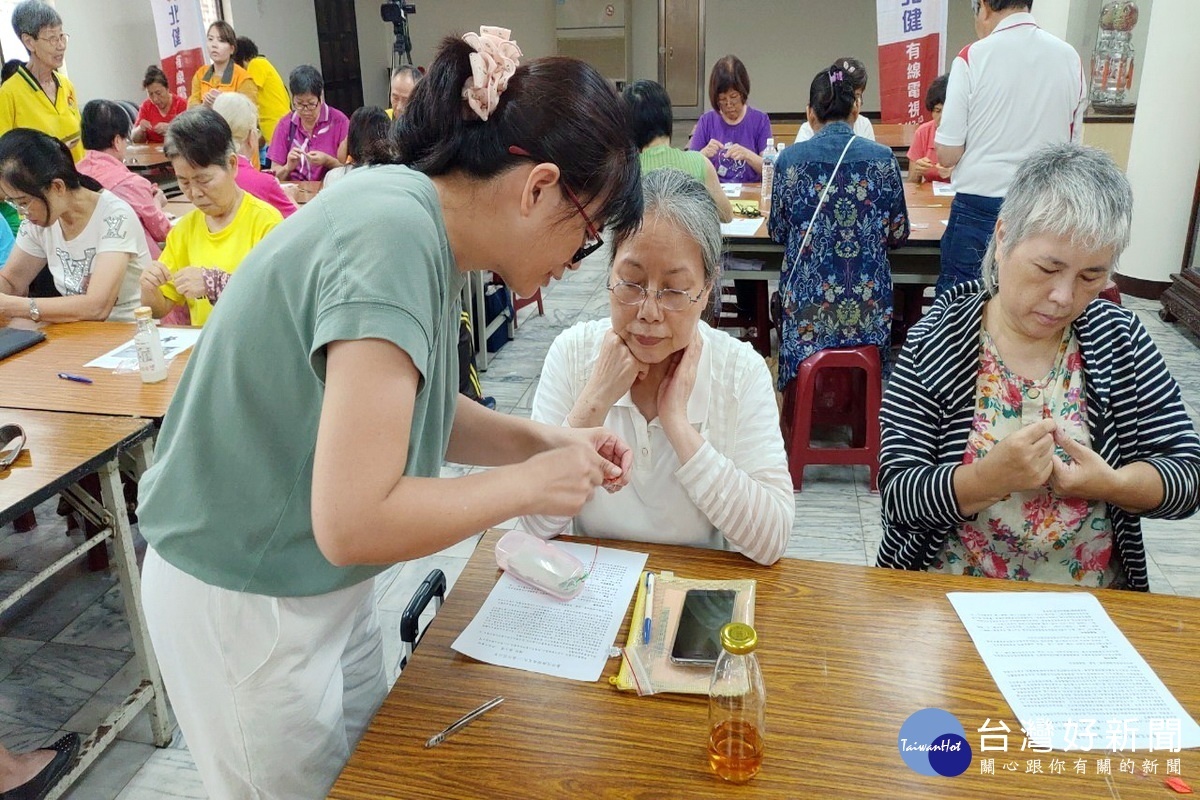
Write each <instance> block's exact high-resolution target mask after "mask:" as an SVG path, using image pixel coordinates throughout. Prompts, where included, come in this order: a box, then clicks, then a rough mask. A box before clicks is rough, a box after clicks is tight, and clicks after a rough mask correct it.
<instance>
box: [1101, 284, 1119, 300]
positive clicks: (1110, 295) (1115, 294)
mask: <svg viewBox="0 0 1200 800" xmlns="http://www.w3.org/2000/svg"><path fill="white" fill-rule="evenodd" d="M1100 298H1101V299H1102V300H1108V301H1109V302H1110V303H1116V304H1117V305H1121V290H1120V289H1118V288H1117V282H1116V281H1109V282H1108V285H1107V286H1105V287H1104V290H1103V291H1102V292H1100Z"/></svg>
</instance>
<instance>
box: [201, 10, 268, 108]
mask: <svg viewBox="0 0 1200 800" xmlns="http://www.w3.org/2000/svg"><path fill="white" fill-rule="evenodd" d="M236 53H237V34H236V33H234V31H233V26H232V25H230V24H229V23H228V22H223V21H222V22H214V23H213V24H212V25H209V26H208V57H209V59H211V60H212V66H208V67H201V68H200V69H198V70H196V74H195V75H193V76H192V96H191V97H189V98H188V107H189V108H191V107H192V106H198V105H200V104H201V103H203V104H204V105H206V106H209V107H210V108H211V107H212V104H213V100H216V99H217V95H218V94H220V93H221V92H241V93H242V94H244V95H246V97H249V98H250V99H251V100H253V101H254V102H255V104H257V103H258V86H256V85H255V83H254V81H253V80H251V78H250V73H248V72H246V70H244V69H242V68H241V67H239V66H238V65H237V63H236V62H235V61H234V60H233V57H234V55H236Z"/></svg>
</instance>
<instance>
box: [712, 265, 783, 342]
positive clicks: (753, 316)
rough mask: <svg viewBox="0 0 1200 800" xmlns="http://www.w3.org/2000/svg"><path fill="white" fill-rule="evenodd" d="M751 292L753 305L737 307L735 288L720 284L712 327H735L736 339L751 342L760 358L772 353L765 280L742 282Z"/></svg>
mask: <svg viewBox="0 0 1200 800" xmlns="http://www.w3.org/2000/svg"><path fill="white" fill-rule="evenodd" d="M742 283H744V284H747V285H748V286H749V290H748V291H749V292H751V293H753V295H754V306H753V308H749V309H746V308H739V306H738V299H737V294H736V292H735V290H734V287H733V286H732V285H731V284H728V283H722V284H721V287H720V291H721V304H720V309H719V313H718V314H717V315H716V316H715V318H714V319H713V327H714V328H724V329H737V330H739V331H741V336H739V337H738V338H739V339H741V340H742V341H743V342H749V343H750V344H752V345H754V349H755V350H757V351H758V353H759V355H761V356H762V357H763V358H768V357H770V355H771V315H770V312H769V311H768V303H769V300H768V297H767V282H766V281H743V282H742Z"/></svg>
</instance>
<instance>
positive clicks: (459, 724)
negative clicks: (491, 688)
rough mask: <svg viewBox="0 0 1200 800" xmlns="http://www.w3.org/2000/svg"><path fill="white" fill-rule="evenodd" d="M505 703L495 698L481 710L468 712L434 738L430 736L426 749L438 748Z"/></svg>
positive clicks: (499, 698)
mask: <svg viewBox="0 0 1200 800" xmlns="http://www.w3.org/2000/svg"><path fill="white" fill-rule="evenodd" d="M503 702H504V698H503V697H493V698H492V699H491V700H488V701H487V702H486V703H484V704H483V705H481V706H480V707H479V708H477V709H475V710H474V711H469V712H467V713H466V714H464V715H462V716H461V717H459V718H458V719H456V720H455V721H454V722H451V723H450V724H449V725H447V726H446V727H445V728H444V729H443V730H440V731H438V732H437V733H435V734H434V735H433V736H430V737H429V740H428V741H427V742H425V747H426V748H429V747H437V746H438V745H439V744H441V743H442V742H444V741H446V739H447V737H449V736H453V735H454V734H455V733H458V732H459V731H460V730H462V729H463V728H465V727H467V726H468V725H470V724H471V723H472V722H474V721H475V719H476V718H478V717H480V716H482V715H483V714H485V713H487V712H488V711H491V710H492V709H493V708H495V707H496V706H498V705H500V704H501V703H503Z"/></svg>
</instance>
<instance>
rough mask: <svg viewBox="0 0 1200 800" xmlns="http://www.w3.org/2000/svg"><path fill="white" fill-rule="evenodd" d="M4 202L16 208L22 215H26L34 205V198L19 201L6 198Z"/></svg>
mask: <svg viewBox="0 0 1200 800" xmlns="http://www.w3.org/2000/svg"><path fill="white" fill-rule="evenodd" d="M4 202H6V203H8V204H9V205H10V206H15V207H16V209H17V210H18V211H20V212H21V213H25V212H27V211H29V206H31V205H33V198H32V197H26V198H24V199H20V200H18V199H17V198H15V197H6V198H4Z"/></svg>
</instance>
